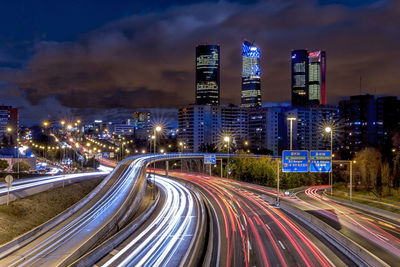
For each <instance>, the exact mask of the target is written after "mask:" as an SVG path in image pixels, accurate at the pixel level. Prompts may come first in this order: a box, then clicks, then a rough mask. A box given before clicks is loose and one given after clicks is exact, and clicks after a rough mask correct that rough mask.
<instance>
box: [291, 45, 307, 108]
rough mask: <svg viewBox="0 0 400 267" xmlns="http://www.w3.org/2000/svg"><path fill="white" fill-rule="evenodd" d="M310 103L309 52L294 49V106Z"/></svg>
mask: <svg viewBox="0 0 400 267" xmlns="http://www.w3.org/2000/svg"><path fill="white" fill-rule="evenodd" d="M307 104H308V52H307V50H293V51H292V106H306V105H307Z"/></svg>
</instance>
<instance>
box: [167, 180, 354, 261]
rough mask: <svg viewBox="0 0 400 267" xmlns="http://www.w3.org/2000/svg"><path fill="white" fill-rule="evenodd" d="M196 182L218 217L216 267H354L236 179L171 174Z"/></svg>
mask: <svg viewBox="0 0 400 267" xmlns="http://www.w3.org/2000/svg"><path fill="white" fill-rule="evenodd" d="M169 174H170V175H171V176H174V177H178V178H180V179H183V180H185V181H187V182H190V183H192V184H193V185H195V186H196V188H198V189H199V190H200V191H201V192H202V194H203V196H204V197H205V199H207V200H208V202H209V203H210V206H211V207H212V209H213V212H212V213H213V214H214V226H213V228H214V230H213V232H214V233H219V234H217V235H214V236H213V239H214V240H213V244H214V247H215V248H214V250H215V251H214V253H213V257H212V258H213V259H212V265H219V266H277V265H278V266H292V265H294V264H295V265H300V266H303V265H304V266H334V265H348V264H350V265H351V264H352V262H351V260H350V259H348V258H347V257H346V256H344V255H342V254H341V253H340V252H339V251H337V250H336V249H335V248H333V247H331V246H330V245H329V244H325V243H324V242H323V241H321V240H319V238H318V237H317V236H315V235H314V234H313V233H311V231H309V229H306V228H305V227H303V226H301V225H299V224H298V223H296V221H295V220H293V218H291V217H290V216H288V215H287V214H286V213H285V212H284V211H282V210H281V209H279V208H277V207H275V206H273V205H271V204H269V203H268V202H266V201H265V200H263V199H262V198H261V197H260V196H259V195H257V194H254V193H252V192H251V191H249V190H246V189H245V187H244V186H245V184H240V186H237V182H233V183H232V180H227V179H220V178H215V177H208V176H206V175H192V174H185V173H180V172H170V173H169Z"/></svg>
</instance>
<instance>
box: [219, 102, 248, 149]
mask: <svg viewBox="0 0 400 267" xmlns="http://www.w3.org/2000/svg"><path fill="white" fill-rule="evenodd" d="M221 132H222V133H223V134H226V135H228V136H230V137H231V138H232V140H235V142H237V141H239V140H242V141H243V140H246V139H247V136H248V109H247V108H242V107H238V106H233V105H230V106H226V107H221Z"/></svg>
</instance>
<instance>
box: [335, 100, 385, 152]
mask: <svg viewBox="0 0 400 267" xmlns="http://www.w3.org/2000/svg"><path fill="white" fill-rule="evenodd" d="M339 109H340V119H341V121H342V123H343V139H342V143H341V151H342V155H343V157H345V158H352V157H353V156H354V153H355V152H358V151H360V150H361V149H363V148H365V147H375V146H376V144H377V142H376V101H375V97H374V96H373V95H369V94H366V95H357V96H351V97H350V99H349V100H343V101H340V102H339Z"/></svg>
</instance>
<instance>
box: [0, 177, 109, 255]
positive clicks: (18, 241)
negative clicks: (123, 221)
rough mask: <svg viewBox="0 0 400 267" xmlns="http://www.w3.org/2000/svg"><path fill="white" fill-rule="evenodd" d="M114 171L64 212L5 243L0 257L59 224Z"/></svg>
mask: <svg viewBox="0 0 400 267" xmlns="http://www.w3.org/2000/svg"><path fill="white" fill-rule="evenodd" d="M113 173H114V171H113V172H112V173H111V174H109V175H108V176H107V177H106V178H105V179H104V180H103V181H102V182H101V183H100V184H99V185H98V186H97V187H96V188H95V189H93V190H92V191H91V192H90V193H89V194H88V195H87V196H86V197H85V198H84V199H82V200H81V201H79V202H77V203H76V204H75V205H73V206H71V207H70V208H68V209H67V210H65V211H64V212H62V213H60V214H59V215H57V216H56V217H54V218H53V219H51V220H49V221H47V222H45V223H43V224H41V225H39V226H37V227H36V228H34V229H32V230H31V231H29V232H27V233H25V234H23V235H21V236H19V237H16V238H14V239H13V240H11V241H9V242H7V243H6V244H4V245H2V246H1V247H0V259H1V258H3V257H6V256H7V255H9V254H11V253H12V252H14V251H15V250H16V249H18V248H20V247H22V246H25V245H26V244H28V243H29V242H31V241H32V240H34V239H35V238H36V237H38V236H40V235H42V234H43V233H45V232H47V231H49V230H50V229H51V228H53V227H55V226H56V225H58V224H60V223H61V222H63V221H64V220H66V219H67V218H69V217H70V216H72V215H73V214H74V213H76V212H77V211H79V210H80V209H81V208H82V207H83V206H84V205H86V204H87V203H88V202H89V201H90V200H92V199H93V198H94V197H95V195H96V194H98V193H99V192H100V191H101V190H102V189H103V188H104V186H105V184H106V183H107V182H108V181H109V179H110V178H111V177H112V174H113Z"/></svg>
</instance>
